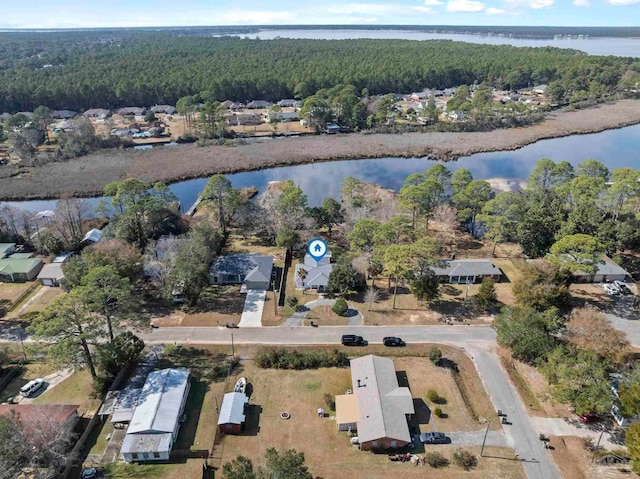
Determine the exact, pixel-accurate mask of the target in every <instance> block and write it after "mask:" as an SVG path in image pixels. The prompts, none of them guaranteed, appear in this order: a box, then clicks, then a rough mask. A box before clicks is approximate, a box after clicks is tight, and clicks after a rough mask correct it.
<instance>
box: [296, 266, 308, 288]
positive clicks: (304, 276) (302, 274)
mask: <svg viewBox="0 0 640 479" xmlns="http://www.w3.org/2000/svg"><path fill="white" fill-rule="evenodd" d="M296 274H297V275H298V279H300V281H302V294H304V280H305V279H307V276H308V275H309V272H308V271H307V270H306V269H304V268H300V269H299V270H298V271H297V273H296Z"/></svg>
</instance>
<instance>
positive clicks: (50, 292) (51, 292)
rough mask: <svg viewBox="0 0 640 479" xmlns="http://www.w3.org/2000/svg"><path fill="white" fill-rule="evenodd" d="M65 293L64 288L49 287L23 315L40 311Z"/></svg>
mask: <svg viewBox="0 0 640 479" xmlns="http://www.w3.org/2000/svg"><path fill="white" fill-rule="evenodd" d="M63 294H65V292H64V290H63V289H62V288H47V290H46V291H45V292H44V293H43V294H42V295H40V296H39V297H38V298H37V299H36V300H35V301H33V302H32V303H31V304H30V305H29V306H28V307H27V308H26V309H25V310H24V311H22V313H21V315H24V314H33V313H39V312H40V311H42V310H44V309H45V308H46V307H47V306H48V305H49V304H51V303H52V302H53V301H54V300H55V299H56V298H59V297H60V296H62V295H63Z"/></svg>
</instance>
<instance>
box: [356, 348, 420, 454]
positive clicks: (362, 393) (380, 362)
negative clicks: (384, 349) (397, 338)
mask: <svg viewBox="0 0 640 479" xmlns="http://www.w3.org/2000/svg"><path fill="white" fill-rule="evenodd" d="M351 382H352V384H353V393H354V394H355V395H356V396H357V397H358V405H359V408H360V421H358V438H359V440H360V443H363V442H368V441H375V440H377V439H382V438H385V437H386V438H390V439H395V440H399V441H406V442H410V441H411V434H410V433H409V426H408V424H407V418H406V416H405V415H406V414H414V413H415V409H414V407H413V398H412V397H411V391H410V390H409V388H406V387H399V386H398V379H397V377H396V370H395V367H394V366H393V361H392V360H391V359H389V358H381V357H379V356H374V355H372V354H371V355H369V356H364V357H361V358H356V359H352V360H351Z"/></svg>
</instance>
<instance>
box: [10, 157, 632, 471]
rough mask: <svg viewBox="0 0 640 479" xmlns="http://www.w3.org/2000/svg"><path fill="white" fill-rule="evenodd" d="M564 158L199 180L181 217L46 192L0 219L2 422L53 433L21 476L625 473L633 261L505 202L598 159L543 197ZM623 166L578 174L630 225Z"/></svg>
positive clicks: (154, 203) (117, 198)
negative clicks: (320, 192) (484, 176)
mask: <svg viewBox="0 0 640 479" xmlns="http://www.w3.org/2000/svg"><path fill="white" fill-rule="evenodd" d="M565 167H566V166H565V165H563V164H562V163H555V162H553V161H551V160H542V161H540V162H539V163H538V166H537V167H536V169H535V170H534V172H533V173H532V175H531V178H530V182H529V185H528V186H527V188H526V189H525V190H524V192H519V193H504V192H502V193H497V194H496V193H495V192H494V191H493V190H492V189H491V187H490V186H489V185H488V184H487V183H486V182H484V181H480V180H474V179H473V178H472V176H471V175H470V173H469V172H467V171H464V170H457V171H455V172H454V173H453V174H452V173H451V172H450V171H449V170H448V169H447V168H446V167H443V166H441V165H436V166H433V167H432V168H431V169H429V170H428V171H426V172H425V173H423V174H420V175H413V176H412V177H410V178H408V179H407V181H406V183H405V185H403V186H402V188H401V189H400V190H399V191H398V192H393V191H388V190H382V189H381V187H380V186H377V185H372V184H366V183H362V182H360V181H359V180H356V179H355V178H350V179H348V180H345V182H344V183H343V188H342V195H341V198H340V200H339V201H337V200H335V199H333V198H328V199H327V200H325V201H324V202H323V203H322V204H321V205H319V206H313V207H309V206H308V205H307V199H306V196H305V194H304V191H302V190H301V189H300V188H299V187H298V186H297V185H295V184H294V183H293V182H291V181H287V182H272V183H269V185H268V187H267V189H266V190H265V191H262V192H258V195H257V197H255V192H248V191H245V190H242V189H235V188H233V186H232V185H231V184H230V182H229V181H228V180H227V179H226V178H225V177H224V176H222V175H214V176H212V177H211V178H210V179H209V181H208V182H207V184H206V186H205V188H204V189H203V190H202V192H201V193H200V195H199V200H198V202H197V204H196V205H194V207H193V208H189V209H188V213H187V214H185V213H182V212H181V211H180V210H177V209H176V201H175V198H174V197H172V196H171V195H170V194H167V193H166V190H165V189H164V187H163V186H162V185H157V184H156V185H153V186H152V187H151V188H150V186H149V185H144V184H142V183H141V182H139V181H138V180H133V179H128V180H124V181H123V182H120V183H118V184H115V185H113V186H110V187H109V188H107V189H106V190H105V191H106V192H108V194H110V195H112V200H113V209H112V210H111V211H110V212H108V213H107V214H106V215H105V216H94V215H88V214H86V213H83V211H86V209H85V208H83V207H82V205H81V202H82V201H83V200H75V199H71V200H66V203H62V202H61V203H60V205H59V207H58V209H57V210H56V211H42V212H39V213H37V214H35V215H34V220H33V229H32V230H30V232H29V236H25V234H24V232H20V234H19V235H16V234H15V233H17V232H19V230H12V229H11V226H10V223H7V222H6V218H8V216H6V215H7V214H9V213H10V210H5V213H4V215H5V216H3V218H5V223H2V225H3V228H4V229H2V230H1V231H0V232H1V233H2V235H3V240H5V238H16V241H14V242H4V243H1V244H0V252H1V254H2V259H0V278H1V281H2V282H0V298H2V314H3V315H4V318H3V319H2V328H3V329H2V331H3V332H2V335H3V336H2V337H3V341H5V342H4V343H3V346H2V348H1V349H2V350H3V351H4V352H3V358H5V359H3V369H2V374H3V376H2V378H3V379H2V383H0V386H1V387H2V392H1V393H0V394H1V398H0V399H2V402H3V403H4V404H3V405H2V406H0V411H2V416H3V417H12V418H16V419H15V420H16V421H17V422H16V426H15V427H20V426H19V425H20V424H24V430H23V431H22V432H21V434H24V435H25V437H28V435H29V431H30V430H32V429H29V428H44V425H43V423H42V422H43V421H45V420H46V421H47V424H48V423H49V421H53V422H54V423H55V424H57V425H60V424H64V427H60V426H56V427H55V428H53V427H49V428H47V429H46V431H47V433H48V434H49V435H51V436H52V438H51V444H52V446H51V448H52V449H51V450H46V451H45V452H43V456H42V458H41V459H40V461H41V463H40V464H41V466H39V467H46V468H48V469H49V470H55V471H57V472H56V474H61V476H59V477H75V475H80V474H85V476H83V477H94V476H92V474H95V477H129V476H127V475H128V474H141V475H143V476H144V477H167V478H170V477H177V475H187V476H189V477H196V476H197V477H199V476H200V474H202V475H203V477H213V476H208V474H214V473H215V471H222V472H221V473H222V474H223V477H236V476H234V475H233V474H235V472H234V471H235V470H237V469H239V468H240V469H241V468H242V467H246V464H244V463H242V461H244V460H245V459H241V458H247V457H249V458H252V460H253V459H255V460H256V461H259V460H260V457H261V456H262V455H264V454H265V451H267V452H266V454H267V457H271V460H274V459H273V458H274V457H280V456H279V455H283V454H284V455H289V456H287V457H290V459H291V460H294V459H293V458H294V457H295V458H296V459H295V461H298V462H299V466H300V467H309V468H310V469H312V470H314V471H317V472H316V473H317V474H321V475H322V476H323V477H354V475H357V474H359V473H358V472H357V471H363V470H366V471H368V472H367V475H368V477H385V476H386V475H387V474H392V473H400V474H404V475H407V476H409V477H413V476H414V475H415V477H418V476H419V475H421V474H424V473H421V472H419V471H421V470H424V469H423V467H427V468H437V469H440V470H441V471H443V472H445V471H450V472H446V473H447V474H451V476H450V477H454V476H457V475H458V474H460V473H461V472H462V471H463V470H465V471H470V472H469V473H470V474H472V475H473V474H479V475H478V476H473V477H485V476H484V474H486V473H487V471H499V473H498V474H499V476H498V477H529V478H532V477H533V478H545V479H546V478H549V477H573V476H571V475H570V472H569V471H571V470H576V471H578V473H579V474H584V475H583V476H575V477H587V474H592V473H596V472H597V471H601V472H602V473H605V471H608V470H609V471H611V470H618V469H624V468H628V467H629V452H627V449H626V448H625V442H624V439H623V437H624V433H625V432H627V433H628V431H630V430H632V429H633V427H634V426H633V425H634V424H636V421H637V418H638V417H640V410H638V409H637V408H636V406H634V404H636V403H635V402H634V401H635V399H634V398H636V397H637V396H636V394H635V392H632V391H635V389H633V388H635V387H636V385H638V387H640V383H639V382H637V379H636V378H637V377H638V376H636V366H635V364H634V361H635V359H633V358H634V357H635V356H634V352H633V351H634V350H635V348H637V347H638V345H639V344H640V338H639V337H638V335H637V334H636V333H635V332H634V331H633V328H632V326H631V325H633V324H634V323H633V321H632V320H633V319H636V318H637V317H638V314H639V313H638V304H639V302H638V300H637V299H636V298H637V290H636V284H635V282H634V281H633V278H634V275H636V274H637V272H636V271H637V270H636V268H637V264H638V263H637V262H635V261H634V258H635V254H634V253H631V252H630V250H629V249H624V250H621V249H619V246H615V245H617V244H621V243H611V244H612V245H613V246H609V245H608V244H607V243H604V242H603V241H601V240H598V239H596V238H595V237H593V236H590V235H587V234H582V233H580V234H578V233H576V234H565V235H564V236H556V237H557V238H558V240H553V239H551V241H550V240H549V238H548V237H544V236H540V237H537V238H533V241H531V240H532V238H531V234H530V233H527V232H526V230H524V231H523V233H522V235H521V233H519V231H518V229H517V228H514V225H516V226H517V225H518V222H519V221H522V220H521V219H519V217H518V216H517V215H516V214H515V210H512V212H505V211H506V210H505V208H504V205H505V204H514V203H513V202H515V201H521V202H522V203H521V205H522V207H524V208H527V203H526V201H529V200H531V201H533V203H531V205H536V204H539V202H540V201H545V200H541V199H540V198H545V197H546V198H548V197H549V196H552V197H556V196H558V198H560V196H559V195H560V192H559V191H560V190H556V188H558V189H559V188H561V187H563V185H565V186H564V188H572V187H573V186H572V185H578V184H580V182H581V181H583V180H585V178H587V176H586V174H585V173H584V172H585V171H589V172H593V171H603V167H602V166H601V165H599V164H597V162H595V160H588V161H587V162H585V163H583V164H581V165H579V166H578V168H577V169H575V170H571V171H570V172H569V173H566V172H564V173H563V175H568V177H569V180H559V179H558V180H557V181H558V186H550V183H549V180H548V178H549V176H551V177H552V178H553V177H554V176H553V175H554V174H556V173H554V172H557V171H559V169H560V168H565ZM589 174H592V173H589ZM603 174H604V173H603ZM634 175H635V176H634ZM637 175H638V171H637V170H631V169H627V170H624V171H621V170H615V171H613V172H612V173H611V174H610V176H609V173H608V172H607V176H608V178H611V184H610V185H609V186H607V185H606V184H605V182H604V180H598V184H599V185H600V186H599V188H600V191H599V192H598V193H597V194H598V195H599V196H600V198H603V206H601V207H602V208H609V206H605V205H607V204H611V205H612V206H610V208H615V210H614V211H616V213H617V215H618V219H617V220H615V221H617V222H621V221H627V222H629V223H628V224H629V225H633V224H635V223H634V221H637V220H635V219H633V216H632V215H629V213H627V212H626V210H625V208H627V207H630V208H634V206H633V205H635V203H634V202H635V201H637V196H633V194H635V193H633V194H631V193H628V192H629V191H636V190H633V188H636V186H635V183H637V182H638V180H637ZM558 178H560V177H558ZM563 178H566V176H563ZM590 178H593V177H590ZM633 178H635V179H633ZM562 181H568V182H565V183H562ZM589 181H593V180H589ZM149 188H150V189H149ZM576 188H577V189H576V190H575V192H571V193H570V195H578V194H587V193H580V192H582V191H583V190H581V189H580V188H578V187H577V186H576ZM625 188H627V190H625ZM621 191H624V192H625V193H621ZM562 194H566V193H562ZM620 194H624V195H626V196H624V198H627V199H626V200H623V203H622V204H621V205H620V204H619V203H617V202H612V203H608V201H609V200H608V198H609V197H611V198H619V196H618V195H620ZM517 195H529V196H531V198H530V199H529V197H528V196H524V197H523V198H521V199H518V197H517ZM381 197H383V198H385V199H384V200H380V198H381ZM575 197H576V198H577V196H575ZM587 198H588V197H585V198H584V199H583V200H575V201H590V200H588V199H587ZM574 207H575V206H574ZM574 207H571V206H570V207H568V208H569V209H568V215H569V218H571V215H572V214H573V213H572V210H571V208H574ZM549 208H554V206H552V205H551V204H550V205H549ZM105 211H106V210H105ZM69 213H71V214H69ZM363 213H364V214H363ZM140 214H142V215H144V216H145V217H148V218H149V222H147V223H145V224H140V225H139V229H138V230H132V229H131V227H130V226H127V225H128V224H129V223H127V221H128V220H127V218H129V217H131V218H134V217H135V216H136V215H140ZM509 215H513V216H509ZM43 218H46V220H44V219H43ZM153 218H160V219H161V223H159V224H154V223H153V222H152V221H154V220H153ZM505 218H511V219H510V221H511V222H512V223H507V222H505V221H504V220H505ZM527 221H537V219H536V218H535V216H530V217H529V220H527ZM561 221H564V220H561ZM597 225H598V223H597V222H596V223H595V226H594V227H596V228H597ZM125 226H126V227H125ZM518 228H519V226H518ZM71 231H73V233H70V232H71ZM25 238H27V240H25ZM616 241H618V242H623V241H629V244H630V245H632V244H634V243H633V242H634V241H637V236H635V235H631V237H630V238H627V239H623V237H620V238H619V239H618V240H616ZM621 251H622V254H621ZM614 258H616V260H617V261H619V262H620V263H618V262H617V261H616V260H614ZM623 264H624V265H626V267H627V268H630V269H626V268H625V267H623ZM632 271H633V272H632ZM10 335H13V337H14V338H16V337H17V342H16V340H12V339H10V337H11V336H10ZM65 337H69V338H74V339H71V340H65V339H64V338H65ZM394 346H395V347H394ZM571 355H578V358H582V359H579V360H580V361H585V362H586V363H588V364H589V367H590V368H591V377H589V378H585V377H581V376H580V375H578V376H576V375H575V373H574V372H572V369H571V367H569V366H568V365H567V363H566V361H567V359H565V358H571V357H572V356H571ZM543 357H544V358H546V359H544V360H543V359H540V358H543ZM599 358H602V359H599ZM605 359H606V362H604V360H605ZM543 361H544V362H543ZM556 368H564V369H563V370H561V369H556ZM563 375H564V376H563ZM561 377H563V378H564V379H560V378H561ZM587 380H588V381H590V382H589V383H587V382H586V381H587ZM566 381H572V384H575V383H576V381H577V382H578V383H580V382H581V381H585V382H584V383H581V384H583V385H582V386H581V387H580V388H578V389H575V388H574V389H573V390H566V389H565V388H566V385H567V384H568V383H567V382H566ZM90 390H93V391H94V392H93V393H90V392H89V391H90ZM46 408H49V409H46ZM52 408H59V412H58V409H56V410H55V411H56V412H55V413H50V412H46V413H45V411H53V410H54V409H52ZM32 423H35V424H36V425H35V426H28V424H32ZM309 439H311V440H309ZM317 442H322V443H325V444H327V445H331V446H330V447H327V448H323V450H322V451H319V450H318V449H317V448H315V447H314V445H315V444H316V443H317ZM269 451H271V452H269ZM300 453H302V454H303V456H300V455H299V454H300ZM59 454H63V455H64V457H65V458H67V459H66V460H62V461H60V460H56V461H53V460H52V459H51V458H52V457H54V456H55V457H57V455H59ZM326 454H331V455H332V460H328V459H327V456H325V455H326ZM274 455H275V456H274ZM282 457H284V456H282ZM295 461H294V462H295ZM45 464H46V465H45ZM414 466H423V467H418V468H415V467H414ZM456 471H457V472H456ZM598 473H600V472H598ZM135 477H138V476H135ZM140 477H142V476H140ZM447 477H449V476H447Z"/></svg>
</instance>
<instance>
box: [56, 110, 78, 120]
mask: <svg viewBox="0 0 640 479" xmlns="http://www.w3.org/2000/svg"><path fill="white" fill-rule="evenodd" d="M77 115H78V114H77V113H76V112H75V111H73V110H53V111H52V112H51V116H52V117H53V118H54V119H55V120H70V119H71V118H75V117H76V116H77Z"/></svg>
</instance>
